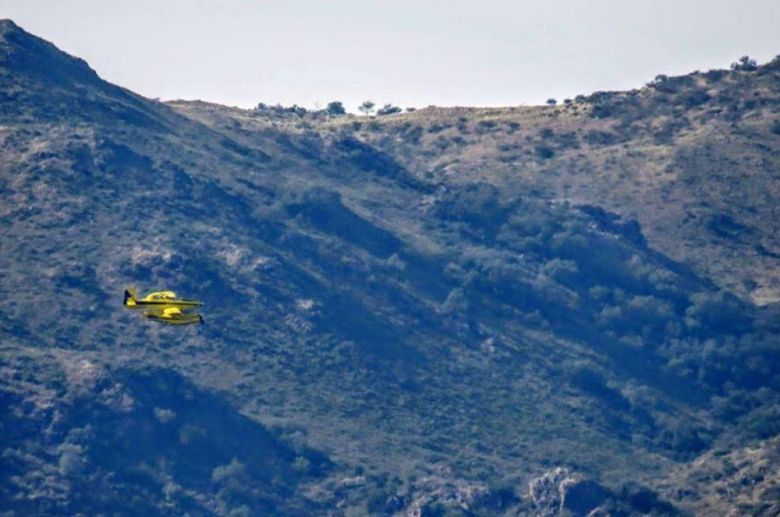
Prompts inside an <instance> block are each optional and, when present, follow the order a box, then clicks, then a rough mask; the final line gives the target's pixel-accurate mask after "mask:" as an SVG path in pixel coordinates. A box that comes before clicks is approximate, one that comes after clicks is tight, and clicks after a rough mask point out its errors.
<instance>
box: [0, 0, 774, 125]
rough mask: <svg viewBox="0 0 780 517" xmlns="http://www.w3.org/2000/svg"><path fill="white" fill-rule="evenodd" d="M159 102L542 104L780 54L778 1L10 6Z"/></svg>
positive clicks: (12, 13) (47, 0)
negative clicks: (746, 57)
mask: <svg viewBox="0 0 780 517" xmlns="http://www.w3.org/2000/svg"><path fill="white" fill-rule="evenodd" d="M0 18H11V19H12V20H14V21H15V22H16V23H17V24H19V25H21V26H22V27H23V28H24V29H26V30H27V31H29V32H32V33H34V34H37V35H38V36H41V37H43V38H45V39H47V40H49V41H52V42H53V43H55V44H56V45H57V46H59V47H60V48H62V49H63V50H65V51H67V52H69V53H71V54H74V55H77V56H79V57H82V58H84V59H86V60H87V61H88V62H89V64H90V65H91V66H92V68H94V69H95V70H96V71H97V72H98V73H99V74H100V76H101V77H103V78H104V79H107V80H109V81H111V82H114V83H117V84H120V85H122V86H125V87H127V88H130V89H132V90H134V91H136V92H138V93H141V94H142V95H145V96H147V97H160V98H162V99H176V98H185V99H195V98H199V99H203V100H208V101H213V102H219V103H222V104H230V105H236V106H242V107H252V106H255V105H256V104H257V103H258V102H265V103H267V104H276V103H281V104H284V105H291V104H295V103H297V104H299V105H303V106H307V107H314V106H317V105H324V104H325V103H327V102H328V101H330V100H334V99H338V100H342V101H344V103H345V104H346V105H347V107H348V108H349V109H351V110H354V108H355V107H356V106H357V104H359V103H360V102H361V101H363V100H365V99H371V100H374V101H375V102H377V103H378V104H380V103H382V104H383V103H385V102H392V103H394V104H397V105H400V106H402V107H406V106H418V107H419V106H427V105H429V104H436V105H439V106H452V105H480V106H504V105H518V104H541V103H543V102H544V101H545V99H547V98H549V97H555V98H557V99H559V100H560V99H563V98H565V97H573V96H575V95H577V94H579V93H586V94H587V93H590V92H593V91H596V90H618V89H627V88H632V87H638V86H641V85H642V84H644V83H646V82H647V81H649V80H650V79H652V78H653V77H654V76H655V75H657V74H659V73H665V74H667V75H672V74H678V73H686V72H690V71H693V70H708V69H710V68H725V67H728V65H729V64H730V63H731V62H733V61H736V59H737V58H739V57H740V56H742V55H744V54H749V55H750V56H751V57H753V58H755V59H757V60H758V61H759V62H765V61H768V60H770V59H771V58H773V57H774V56H775V55H777V54H780V0H741V1H738V0H734V1H726V0H707V1H704V0H652V1H651V0H593V1H587V0H580V1H576V0H545V1H522V0H517V1H507V0H474V1H465V0H451V1H443V0H442V1H438V0H417V1H411V0H395V1H378V0H334V1H326V0H321V1H304V0H255V1H252V0H233V1H217V0H211V1H208V0H167V1H166V0H133V1H114V0H68V1H65V0H0Z"/></svg>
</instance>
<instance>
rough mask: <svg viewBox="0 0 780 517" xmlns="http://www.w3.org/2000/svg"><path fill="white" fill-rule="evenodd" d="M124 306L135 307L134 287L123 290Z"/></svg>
mask: <svg viewBox="0 0 780 517" xmlns="http://www.w3.org/2000/svg"><path fill="white" fill-rule="evenodd" d="M123 303H124V305H125V307H133V306H134V305H135V288H134V287H128V288H127V289H125V299H124V302H123Z"/></svg>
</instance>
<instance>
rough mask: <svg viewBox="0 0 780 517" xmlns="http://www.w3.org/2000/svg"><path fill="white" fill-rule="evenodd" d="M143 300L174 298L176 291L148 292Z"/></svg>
mask: <svg viewBox="0 0 780 517" xmlns="http://www.w3.org/2000/svg"><path fill="white" fill-rule="evenodd" d="M144 299H145V300H175V299H176V293H174V292H173V291H159V292H156V293H149V294H147V295H146V298H144Z"/></svg>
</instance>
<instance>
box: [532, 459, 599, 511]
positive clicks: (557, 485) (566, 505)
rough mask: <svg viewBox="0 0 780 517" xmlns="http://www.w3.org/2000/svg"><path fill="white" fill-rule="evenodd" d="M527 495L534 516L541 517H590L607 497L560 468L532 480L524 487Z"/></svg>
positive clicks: (591, 485) (584, 480) (580, 478)
mask: <svg viewBox="0 0 780 517" xmlns="http://www.w3.org/2000/svg"><path fill="white" fill-rule="evenodd" d="M528 492H529V496H530V498H531V501H532V502H533V505H534V508H535V509H536V511H537V512H538V515H542V516H555V515H561V514H568V515H575V516H580V515H581V516H587V515H591V514H592V512H594V511H596V510H597V509H598V508H599V507H600V506H601V505H603V504H604V503H606V502H607V500H608V499H609V496H610V493H609V491H607V489H605V488H604V487H603V486H601V485H600V484H599V483H597V482H595V481H593V480H590V479H585V478H584V477H582V476H581V475H579V474H574V473H572V472H570V471H569V470H568V469H566V468H563V467H557V468H555V469H552V470H549V471H547V472H545V473H544V474H543V475H542V476H540V477H538V478H535V479H533V480H532V481H531V482H530V483H529V485H528ZM594 515H595V514H594Z"/></svg>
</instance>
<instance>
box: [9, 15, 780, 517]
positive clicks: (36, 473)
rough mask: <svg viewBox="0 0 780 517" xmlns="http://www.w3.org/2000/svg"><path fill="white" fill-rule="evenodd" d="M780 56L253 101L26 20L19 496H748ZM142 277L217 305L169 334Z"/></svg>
mask: <svg viewBox="0 0 780 517" xmlns="http://www.w3.org/2000/svg"><path fill="white" fill-rule="evenodd" d="M779 74H780V66H779V65H778V61H777V60H776V61H773V62H772V63H770V64H767V65H764V66H762V67H759V68H758V69H756V70H735V71H728V72H726V71H716V72H708V73H706V74H699V73H696V74H692V75H689V76H685V77H680V78H667V79H664V80H658V81H656V82H655V84H654V85H652V86H648V87H646V88H644V89H642V90H640V91H636V92H627V93H601V94H594V95H592V96H590V97H584V98H579V99H577V100H576V101H575V102H572V103H570V104H567V105H564V106H556V107H543V108H542V107H519V108H507V109H490V110H487V109H465V108H428V109H423V110H417V111H415V112H411V113H404V114H398V115H388V116H383V117H355V116H351V115H344V116H329V115H327V114H326V113H324V112H306V111H305V110H296V109H284V108H267V107H266V108H260V109H256V110H239V109H235V108H228V107H223V106H218V105H213V104H208V103H203V102H184V101H177V102H171V103H160V102H156V101H152V100H149V99H145V98H143V97H140V96H137V95H135V94H133V93H132V92H129V91H127V90H124V89H121V88H119V87H116V86H113V85H110V84H108V83H106V82H104V81H102V80H101V79H100V78H99V77H98V76H97V74H95V73H94V72H93V71H92V70H91V69H90V68H89V67H88V65H86V63H84V62H83V61H81V60H79V59H77V58H74V57H71V56H68V55H67V54H64V53H62V52H60V51H59V50H57V49H56V48H55V47H54V46H53V45H51V44H49V43H47V42H44V41H43V40H40V39H38V38H36V37H34V36H32V35H30V34H27V33H26V32H24V31H23V30H22V29H20V28H19V27H17V26H16V25H15V24H13V23H12V22H10V21H7V20H6V21H2V22H0V149H2V154H0V242H2V253H0V343H1V345H0V346H2V349H1V350H2V351H1V352H0V361H1V362H0V368H1V369H2V371H3V375H2V376H1V377H0V383H2V384H1V385H0V397H2V400H3V406H2V407H3V413H2V415H3V416H2V420H0V435H2V436H3V437H4V440H3V448H4V450H3V451H2V455H0V507H2V508H4V509H6V508H7V509H10V510H12V511H16V512H18V513H20V514H26V513H35V512H45V513H73V512H75V511H81V512H84V513H99V512H104V511H114V510H116V511H124V512H131V511H132V512H137V513H149V512H156V513H170V514H181V513H183V512H185V511H186V512H190V513H191V514H197V515H200V514H212V513H214V514H220V515H222V514H228V513H231V512H238V513H242V512H243V513H249V514H260V513H268V512H271V513H283V514H309V513H323V514H324V513H329V512H330V513H333V512H335V513H338V514H341V513H345V514H348V513H353V514H364V513H366V512H370V513H389V514H393V513H401V514H404V513H414V512H422V513H423V514H436V513H437V512H439V513H441V512H449V513H453V514H468V513H469V512H474V513H476V514H480V515H482V514H517V513H523V512H530V513H532V514H533V513H545V512H548V513H553V514H555V513H557V512H558V511H559V510H560V509H561V508H562V509H564V510H565V511H568V512H570V513H573V514H575V515H576V514H583V515H584V514H587V513H588V512H589V511H590V510H592V509H594V508H596V507H601V508H602V509H603V510H604V511H605V512H610V513H613V514H621V513H623V514H634V513H648V512H656V513H678V512H686V511H703V510H702V508H705V506H702V503H701V502H696V501H694V500H689V499H687V498H685V497H681V496H680V492H678V491H676V490H677V489H678V488H679V486H678V483H676V482H675V480H685V481H684V482H685V483H687V484H689V485H690V487H689V488H690V489H691V490H697V491H699V492H701V493H706V494H707V501H708V503H707V504H709V505H710V506H708V508H716V507H717V508H724V507H729V505H733V504H736V503H735V502H734V501H736V499H727V498H722V499H720V500H719V499H718V497H720V496H718V495H717V494H719V492H718V491H717V488H716V487H715V486H714V485H711V484H710V481H709V480H708V479H707V476H704V475H696V472H699V470H697V469H702V468H707V467H708V466H710V465H713V464H714V463H713V462H712V461H710V460H708V459H707V458H710V457H712V456H713V455H716V454H720V451H734V452H733V454H735V455H740V454H742V453H740V452H739V451H742V450H748V449H746V448H750V447H757V446H758V445H756V444H758V443H760V444H762V445H761V447H769V449H768V450H769V451H771V450H772V449H771V448H772V447H775V448H776V445H777V441H776V440H774V441H773V440H772V438H773V437H774V436H776V435H777V434H778V432H780V423H779V422H780V420H778V416H777V415H778V410H779V409H778V408H780V399H779V398H778V391H780V377H778V375H777V372H776V366H777V364H779V363H778V360H779V359H780V336H778V314H779V311H778V305H777V303H776V302H777V300H778V299H780V267H778V264H779V263H778V257H780V242H779V241H778V239H777V237H776V235H777V233H776V230H777V228H775V226H776V225H777V221H778V218H777V217H776V215H777V214H776V213H775V212H776V211H777V210H776V206H777V205H776V203H775V202H774V196H773V194H776V193H777V192H778V185H777V182H778V179H777V175H776V174H775V172H776V170H778V168H777V165H778V164H777V160H778V152H777V149H778V139H780V136H778V133H779V132H780V131H778V129H777V127H780V126H779V124H780V115H778V111H777V109H778V108H777V107H778V104H777V100H778V98H779V96H778V93H780V92H778V88H779V87H780V81H779V80H778V79H780V76H779ZM126 285H135V286H136V287H138V288H139V291H145V290H152V289H156V288H160V287H165V288H169V289H173V290H175V291H177V292H179V293H180V294H182V295H184V294H186V295H187V296H192V297H196V298H199V299H201V300H203V301H204V302H205V304H206V305H205V315H206V324H205V325H203V326H195V327H188V328H168V327H160V326H154V325H150V324H149V322H146V321H142V320H140V319H139V318H138V317H137V314H131V313H129V312H128V311H124V310H123V309H122V307H121V292H122V289H123V288H124V287H125V286H126ZM767 454H770V453H769V452H767ZM740 457H741V456H740ZM711 468H715V467H711ZM686 469H690V470H686ZM762 475H763V476H764V478H763V480H764V482H765V483H766V486H767V487H769V488H767V489H766V490H763V489H762V490H755V491H754V492H751V494H750V496H746V497H745V498H744V499H740V500H739V504H741V505H743V506H741V507H740V508H741V509H742V510H743V511H748V512H749V511H751V509H752V510H755V511H756V512H758V511H764V510H762V509H767V508H771V498H772V497H773V495H772V494H774V492H773V491H772V489H771V486H773V485H772V483H775V482H776V480H777V479H778V478H780V476H779V475H778V472H777V466H775V465H771V464H768V466H767V468H766V469H764V470H763V471H762ZM92 486H95V487H100V490H97V491H95V493H92V492H90V491H89V490H88V489H87V487H92ZM559 487H561V488H560V489H559ZM556 494H565V495H556ZM561 497H562V499H561ZM718 505H721V506H718ZM744 505H748V506H744ZM750 505H753V506H750ZM766 511H769V510H766Z"/></svg>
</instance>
